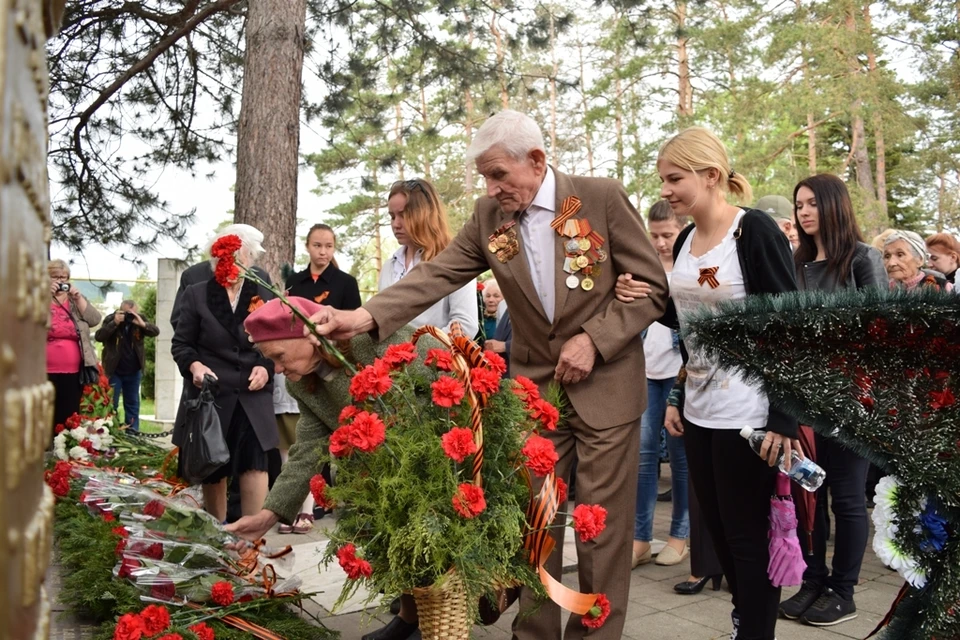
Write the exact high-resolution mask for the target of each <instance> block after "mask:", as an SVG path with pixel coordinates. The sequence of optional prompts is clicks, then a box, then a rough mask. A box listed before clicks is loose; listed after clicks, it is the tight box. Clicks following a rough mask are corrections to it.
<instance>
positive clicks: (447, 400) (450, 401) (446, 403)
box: [430, 376, 466, 409]
mask: <svg viewBox="0 0 960 640" xmlns="http://www.w3.org/2000/svg"><path fill="white" fill-rule="evenodd" d="M430 388H431V389H433V403H434V404H435V405H437V406H438V407H446V408H448V409H449V408H450V407H452V406H453V405H455V404H460V401H461V400H463V394H465V393H466V390H465V389H464V388H463V385H462V384H460V381H459V380H456V379H455V378H452V377H450V376H440V378H438V379H437V381H436V382H434V383H433V384H431V385H430Z"/></svg>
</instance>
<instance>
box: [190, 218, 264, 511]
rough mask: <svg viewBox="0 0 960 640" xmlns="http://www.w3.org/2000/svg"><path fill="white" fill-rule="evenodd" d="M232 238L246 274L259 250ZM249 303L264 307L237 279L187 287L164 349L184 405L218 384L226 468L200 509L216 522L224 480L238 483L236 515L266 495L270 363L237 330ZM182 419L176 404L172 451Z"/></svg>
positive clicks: (250, 241)
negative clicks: (181, 385)
mask: <svg viewBox="0 0 960 640" xmlns="http://www.w3.org/2000/svg"><path fill="white" fill-rule="evenodd" d="M239 235H240V237H241V240H242V241H243V246H242V247H241V248H240V250H239V251H238V252H237V258H236V260H237V262H238V263H239V264H241V265H243V266H245V267H250V266H252V265H253V263H254V261H255V259H256V258H257V257H258V256H259V255H260V254H261V253H263V248H262V247H261V246H260V243H259V242H257V241H256V239H255V238H248V237H244V236H243V234H239ZM211 262H213V260H211ZM213 266H214V267H216V265H215V264H214V265H213ZM256 296H259V297H260V298H261V299H264V300H265V299H268V298H269V297H270V294H269V292H268V291H266V290H264V289H262V288H260V287H258V285H256V284H254V283H253V282H251V281H249V280H245V279H242V278H241V279H238V280H236V281H233V282H230V283H228V285H227V286H223V285H221V284H220V283H218V282H217V280H216V279H215V278H211V279H210V280H208V281H206V282H200V283H197V284H194V285H191V286H190V287H188V288H187V289H186V291H185V292H184V294H183V297H182V300H181V307H180V319H179V322H178V323H177V328H176V332H175V333H174V336H173V346H172V348H171V351H172V353H173V359H174V360H175V361H176V363H177V366H178V367H179V368H180V372H181V373H182V374H183V376H184V377H185V378H187V379H188V380H192V382H193V385H192V386H191V385H188V387H187V389H186V390H185V392H184V398H183V400H184V401H186V400H189V399H193V398H196V397H197V396H198V395H199V393H200V387H201V386H202V384H203V377H204V375H212V376H213V377H214V378H216V379H217V380H218V382H219V392H218V394H217V396H216V406H217V414H218V415H219V417H220V426H221V428H222V429H223V433H224V437H225V438H226V441H227V446H228V448H229V449H230V462H229V463H228V464H226V465H224V466H223V467H221V468H220V469H218V470H217V471H214V472H213V473H212V474H210V475H209V476H207V477H206V478H205V479H204V480H203V500H204V506H205V508H206V510H207V511H209V512H210V513H211V514H213V515H214V516H215V517H217V518H218V519H219V520H224V519H225V518H226V511H227V482H226V480H227V478H229V477H231V476H234V475H236V476H239V478H240V504H241V509H242V511H243V514H244V515H251V514H255V513H259V512H260V509H261V507H262V506H263V500H264V498H265V497H266V495H267V453H266V452H267V451H270V450H271V449H274V448H276V447H277V444H278V442H279V441H278V435H277V421H276V419H275V417H274V415H273V363H272V362H271V361H270V360H268V359H267V358H265V357H263V356H262V355H261V354H260V353H259V352H258V351H257V350H256V349H255V348H254V346H253V344H252V343H251V342H250V340H249V339H248V337H247V334H246V333H245V332H244V330H243V321H244V320H245V319H246V318H247V316H248V315H249V314H250V313H251V311H252V310H253V308H252V305H253V303H254V297H256ZM185 420H186V411H185V409H184V405H183V404H181V405H180V410H179V412H178V413H177V421H176V424H175V425H174V432H173V443H174V444H176V445H178V446H182V444H183V439H184V434H185V432H186V425H185Z"/></svg>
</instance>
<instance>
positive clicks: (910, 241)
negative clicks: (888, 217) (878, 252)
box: [883, 231, 930, 266]
mask: <svg viewBox="0 0 960 640" xmlns="http://www.w3.org/2000/svg"><path fill="white" fill-rule="evenodd" d="M897 240H903V241H904V242H906V243H907V246H908V247H910V249H912V250H913V253H914V255H916V256H917V257H918V258H920V265H921V266H922V265H924V264H926V262H927V259H928V258H929V257H930V254H929V253H927V243H926V242H924V241H923V238H921V237H920V234H918V233H914V232H913V231H894V232H893V233H891V234H890V235H889V236H887V239H886V240H884V241H883V246H884V247H885V248H886V247H888V246H889V245H891V244H893V243H894V242H896V241H897Z"/></svg>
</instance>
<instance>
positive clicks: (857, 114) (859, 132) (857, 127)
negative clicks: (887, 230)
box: [846, 7, 883, 235]
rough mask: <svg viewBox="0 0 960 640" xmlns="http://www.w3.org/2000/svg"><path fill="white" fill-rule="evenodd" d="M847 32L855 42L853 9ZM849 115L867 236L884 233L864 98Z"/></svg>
mask: <svg viewBox="0 0 960 640" xmlns="http://www.w3.org/2000/svg"><path fill="white" fill-rule="evenodd" d="M846 24H847V30H848V31H850V32H851V33H852V34H854V35H852V36H851V42H854V41H856V32H857V22H856V15H855V13H854V10H853V8H852V7H850V8H849V9H848V10H847V16H846ZM857 52H859V47H857V48H855V49H854V53H853V54H852V55H851V56H850V59H849V65H850V79H851V86H852V89H853V91H854V92H856V91H857V86H858V82H857V76H859V75H860V74H862V73H863V67H862V65H861V64H860V60H859V58H858V57H857V55H856V54H857ZM850 115H851V118H852V126H853V144H852V147H853V148H852V149H851V150H850V152H851V153H852V155H853V167H854V170H855V173H856V176H857V185H859V187H860V191H861V193H862V194H863V199H864V221H865V227H866V229H865V230H866V232H867V234H868V235H874V234H877V233H879V232H880V231H882V230H883V227H882V226H881V225H882V222H881V221H880V216H879V213H878V211H877V209H878V206H877V191H876V189H875V188H874V183H873V167H871V166H870V153H869V152H868V151H867V131H866V127H865V126H864V122H863V99H862V98H861V97H860V96H859V94H857V95H856V97H855V99H854V100H853V104H851V106H850Z"/></svg>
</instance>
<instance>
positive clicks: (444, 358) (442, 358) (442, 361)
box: [426, 349, 453, 371]
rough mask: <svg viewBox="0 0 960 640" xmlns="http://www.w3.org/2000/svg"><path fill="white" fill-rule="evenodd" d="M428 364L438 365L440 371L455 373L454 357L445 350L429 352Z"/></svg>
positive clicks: (431, 350)
mask: <svg viewBox="0 0 960 640" xmlns="http://www.w3.org/2000/svg"><path fill="white" fill-rule="evenodd" d="M426 363H427V364H428V365H429V364H433V365H436V367H437V369H440V371H453V356H452V355H451V354H450V352H449V351H446V350H445V349H430V350H428V351H427V359H426Z"/></svg>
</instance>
